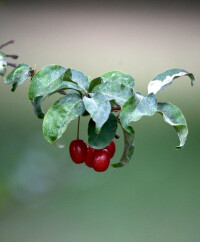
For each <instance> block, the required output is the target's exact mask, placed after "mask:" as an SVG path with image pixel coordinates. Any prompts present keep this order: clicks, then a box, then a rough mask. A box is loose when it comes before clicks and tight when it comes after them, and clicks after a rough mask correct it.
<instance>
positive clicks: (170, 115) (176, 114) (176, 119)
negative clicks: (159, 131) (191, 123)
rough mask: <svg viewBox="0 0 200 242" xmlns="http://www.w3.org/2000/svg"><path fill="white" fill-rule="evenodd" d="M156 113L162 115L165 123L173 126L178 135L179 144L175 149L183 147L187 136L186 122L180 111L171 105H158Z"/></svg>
mask: <svg viewBox="0 0 200 242" xmlns="http://www.w3.org/2000/svg"><path fill="white" fill-rule="evenodd" d="M157 112H158V113H160V114H162V116H163V119H164V121H165V122H166V123H168V124H170V125H171V126H173V127H174V128H175V130H176V132H177V134H178V137H179V140H180V144H179V146H176V149H180V148H182V147H183V146H184V144H185V141H186V139H187V135H188V128H187V122H186V119H185V117H184V116H183V113H182V112H181V110H180V109H179V108H178V107H177V106H175V105H173V104H172V103H158V108H157Z"/></svg>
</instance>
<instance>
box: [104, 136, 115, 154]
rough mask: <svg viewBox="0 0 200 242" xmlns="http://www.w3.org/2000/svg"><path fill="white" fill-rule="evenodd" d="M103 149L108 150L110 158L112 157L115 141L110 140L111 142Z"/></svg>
mask: <svg viewBox="0 0 200 242" xmlns="http://www.w3.org/2000/svg"><path fill="white" fill-rule="evenodd" d="M104 149H106V150H108V152H109V153H110V158H113V156H114V154H115V142H114V141H113V140H112V141H111V143H110V144H109V145H108V146H106V148H104Z"/></svg>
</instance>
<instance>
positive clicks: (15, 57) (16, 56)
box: [6, 55, 19, 59]
mask: <svg viewBox="0 0 200 242" xmlns="http://www.w3.org/2000/svg"><path fill="white" fill-rule="evenodd" d="M6 57H10V58H13V59H17V58H18V57H19V56H18V55H6Z"/></svg>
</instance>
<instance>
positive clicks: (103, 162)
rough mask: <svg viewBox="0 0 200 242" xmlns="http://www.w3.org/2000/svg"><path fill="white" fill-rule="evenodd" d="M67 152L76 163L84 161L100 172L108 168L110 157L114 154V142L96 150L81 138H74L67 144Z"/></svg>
mask: <svg viewBox="0 0 200 242" xmlns="http://www.w3.org/2000/svg"><path fill="white" fill-rule="evenodd" d="M69 152H70V156H71V158H72V160H73V161H74V162H75V163H76V164H80V163H83V162H85V164H86V165H87V166H88V167H92V168H93V169H94V170H95V171H98V172H102V171H105V170H107V169H108V167H109V164H110V159H111V158H112V157H113V156H114V154H115V142H114V141H112V142H111V143H110V144H109V145H108V146H107V147H105V148H104V149H100V150H96V149H93V148H91V147H90V146H87V145H86V143H85V142H84V141H83V140H74V141H72V142H71V144H70V146H69Z"/></svg>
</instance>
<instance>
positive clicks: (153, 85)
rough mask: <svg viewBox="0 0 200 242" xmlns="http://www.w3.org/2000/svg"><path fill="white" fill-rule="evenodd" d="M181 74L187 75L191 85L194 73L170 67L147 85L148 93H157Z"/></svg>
mask: <svg viewBox="0 0 200 242" xmlns="http://www.w3.org/2000/svg"><path fill="white" fill-rule="evenodd" d="M181 76H189V78H190V80H191V85H192V86H193V85H194V81H195V79H194V75H193V74H192V73H189V72H187V71H186V70H183V69H170V70H167V71H165V72H163V73H160V74H158V75H157V76H156V77H154V79H153V80H152V81H150V83H149V85H148V93H154V94H157V93H158V92H160V91H162V90H163V89H165V88H166V87H167V86H169V85H170V84H171V83H172V82H173V80H174V79H176V78H178V77H181Z"/></svg>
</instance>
